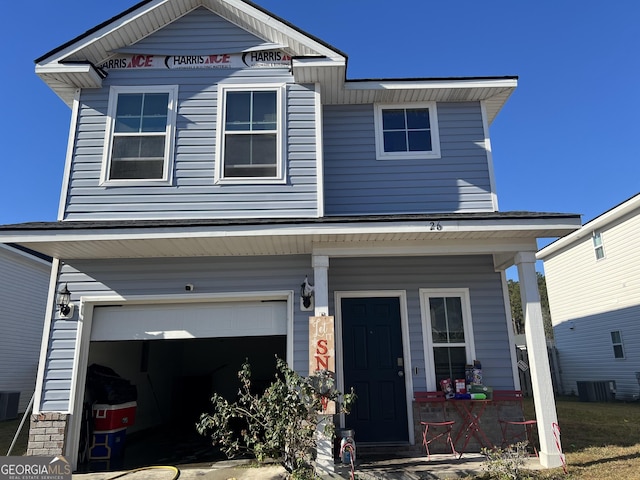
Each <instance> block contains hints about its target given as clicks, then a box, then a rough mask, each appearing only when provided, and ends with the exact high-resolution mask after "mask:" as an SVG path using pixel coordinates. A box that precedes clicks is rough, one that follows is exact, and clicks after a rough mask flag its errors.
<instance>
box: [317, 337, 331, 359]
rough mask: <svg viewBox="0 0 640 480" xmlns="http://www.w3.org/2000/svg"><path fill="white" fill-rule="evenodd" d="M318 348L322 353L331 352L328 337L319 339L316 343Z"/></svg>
mask: <svg viewBox="0 0 640 480" xmlns="http://www.w3.org/2000/svg"><path fill="white" fill-rule="evenodd" d="M316 346H317V347H318V348H316V353H318V354H320V355H325V354H326V353H327V352H329V349H328V348H327V339H326V338H323V339H321V340H318V343H317V345H316Z"/></svg>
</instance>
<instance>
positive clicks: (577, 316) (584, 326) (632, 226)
mask: <svg viewBox="0 0 640 480" xmlns="http://www.w3.org/2000/svg"><path fill="white" fill-rule="evenodd" d="M538 258H539V259H541V260H543V261H544V270H545V277H546V279H547V291H548V294H549V305H550V307H551V319H552V324H553V332H554V337H555V343H556V347H557V350H558V355H559V361H560V368H561V372H562V373H561V378H562V390H563V393H565V394H572V395H577V394H579V393H581V392H579V391H578V382H604V384H603V385H594V386H592V385H590V384H582V386H581V388H582V389H583V392H585V391H590V390H594V389H595V390H596V391H598V390H603V389H604V391H605V394H608V393H609V391H610V387H609V385H608V383H609V381H615V393H616V398H617V399H620V400H637V399H638V394H639V393H640V321H639V320H640V194H638V195H635V196H633V197H631V198H630V199H628V200H626V201H625V202H623V203H621V204H620V205H618V206H616V207H614V208H612V209H611V210H609V211H607V212H605V213H603V214H602V215H600V216H598V217H596V218H594V219H593V220H591V221H590V222H587V223H585V224H584V226H583V227H582V228H580V229H579V230H576V231H575V232H573V233H571V234H569V235H567V236H565V237H563V238H561V239H559V240H556V241H555V242H554V243H552V244H550V245H548V246H547V247H545V248H543V249H542V250H540V252H538ZM585 389H588V390H585ZM583 395H584V393H583ZM587 395H588V396H589V394H587ZM594 396H595V398H596V399H597V398H601V397H600V395H599V394H595V395H594ZM605 398H606V397H605Z"/></svg>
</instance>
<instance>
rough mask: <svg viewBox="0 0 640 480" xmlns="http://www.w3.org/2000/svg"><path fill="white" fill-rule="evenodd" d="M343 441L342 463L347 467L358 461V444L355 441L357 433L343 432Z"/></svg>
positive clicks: (341, 449)
mask: <svg viewBox="0 0 640 480" xmlns="http://www.w3.org/2000/svg"><path fill="white" fill-rule="evenodd" d="M340 434H341V435H342V440H340V461H341V462H342V463H344V464H345V465H348V464H350V463H351V462H352V461H353V462H355V461H356V442H355V440H354V439H353V437H354V436H355V431H353V430H341V431H340Z"/></svg>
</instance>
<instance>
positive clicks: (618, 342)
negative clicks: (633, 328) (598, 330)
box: [611, 330, 624, 358]
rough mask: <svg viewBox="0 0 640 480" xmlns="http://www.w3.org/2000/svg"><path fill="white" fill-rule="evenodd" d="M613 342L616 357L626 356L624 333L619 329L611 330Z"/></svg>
mask: <svg viewBox="0 0 640 480" xmlns="http://www.w3.org/2000/svg"><path fill="white" fill-rule="evenodd" d="M611 344H612V345H613V356H614V358H624V347H623V346H622V335H620V331H619V330H615V331H613V332H611Z"/></svg>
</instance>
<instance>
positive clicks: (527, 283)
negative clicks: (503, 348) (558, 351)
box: [515, 252, 563, 468]
mask: <svg viewBox="0 0 640 480" xmlns="http://www.w3.org/2000/svg"><path fill="white" fill-rule="evenodd" d="M515 263H516V265H517V267H518V278H519V280H520V296H521V298H522V308H523V310H524V333H525V337H526V339H527V354H528V355H529V368H530V370H531V384H532V388H533V401H534V406H535V410H536V420H537V421H538V425H537V427H538V436H539V438H540V464H541V465H542V466H543V467H547V468H555V467H560V466H562V461H563V457H562V452H561V451H560V447H559V444H560V434H559V432H558V431H557V430H556V429H555V426H557V424H558V417H557V414H556V404H555V398H554V396H553V385H552V383H551V369H550V367H549V357H548V356H547V341H546V338H545V335H544V325H543V322H542V309H541V307H540V294H539V293H538V279H537V275H536V270H535V263H536V257H535V254H534V253H533V252H520V253H518V254H517V255H516V257H515ZM554 431H555V432H556V434H557V437H556V435H554ZM556 442H557V443H556Z"/></svg>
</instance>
